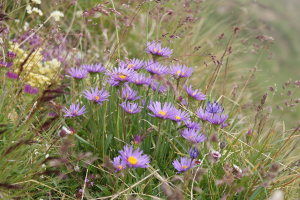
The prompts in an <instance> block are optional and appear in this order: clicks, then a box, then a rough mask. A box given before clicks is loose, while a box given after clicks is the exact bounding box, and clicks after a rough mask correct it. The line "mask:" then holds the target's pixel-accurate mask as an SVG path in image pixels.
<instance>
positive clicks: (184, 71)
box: [170, 65, 193, 78]
mask: <svg viewBox="0 0 300 200" xmlns="http://www.w3.org/2000/svg"><path fill="white" fill-rule="evenodd" d="M192 73H193V69H192V68H189V67H187V66H185V65H172V66H171V67H170V74H172V75H173V76H175V77H176V78H183V77H190V76H191V75H192Z"/></svg>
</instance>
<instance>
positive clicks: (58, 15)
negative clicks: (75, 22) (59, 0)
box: [51, 10, 64, 22]
mask: <svg viewBox="0 0 300 200" xmlns="http://www.w3.org/2000/svg"><path fill="white" fill-rule="evenodd" d="M51 17H53V18H54V20H55V21H56V22H58V21H59V20H60V18H61V17H64V13H62V12H60V11H59V10H55V11H53V12H52V13H51Z"/></svg>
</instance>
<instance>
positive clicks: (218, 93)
mask: <svg viewBox="0 0 300 200" xmlns="http://www.w3.org/2000/svg"><path fill="white" fill-rule="evenodd" d="M22 3H23V4H22ZM127 3H128V4H122V3H119V2H114V1H111V2H107V3H103V4H98V5H96V4H95V3H94V2H93V1H89V3H86V2H84V3H83V2H81V1H78V2H72V1H70V2H68V1H67V2H61V3H58V4H57V5H56V7H55V8H53V9H54V10H62V11H63V14H64V16H63V18H62V19H60V20H62V21H61V22H57V21H56V20H54V18H53V17H51V14H50V13H51V12H52V10H51V11H50V10H48V9H46V7H47V5H49V2H43V3H42V4H36V3H34V2H33V1H30V4H31V7H33V6H34V7H37V8H39V9H41V11H44V14H45V15H46V16H38V15H36V14H39V12H37V13H36V14H34V13H33V14H30V13H28V11H26V12H27V14H25V16H26V17H24V21H21V22H19V23H22V25H25V22H26V21H27V22H29V24H30V26H31V27H32V28H33V30H31V31H30V32H26V31H25V32H26V33H25V34H23V33H22V32H24V30H21V29H19V28H18V27H16V26H14V25H13V24H10V21H6V20H8V19H10V18H12V17H14V16H22V15H23V16H24V13H25V8H24V5H27V3H25V2H22V1H20V2H18V3H15V2H11V1H6V2H5V4H4V6H5V7H4V8H5V12H4V16H8V17H2V18H3V19H1V20H2V22H5V23H2V24H6V23H7V24H10V26H11V29H10V30H9V31H6V32H3V33H2V32H1V34H2V35H1V36H2V40H3V41H5V44H6V46H5V47H6V48H3V49H2V52H3V53H2V55H1V56H2V57H1V58H2V60H1V61H2V65H3V66H4V67H3V68H1V76H2V77H3V78H2V79H1V95H2V96H3V97H5V98H3V99H2V100H1V118H0V119H1V122H0V123H1V127H0V133H1V135H0V137H1V147H0V156H1V160H0V166H2V167H1V168H2V169H3V170H2V171H1V173H0V177H1V179H0V180H1V181H0V195H1V197H2V198H7V199H8V198H32V199H37V198H69V199H84V198H86V199H95V198H96V199H123V198H124V199H127V198H130V199H140V198H143V199H165V198H167V199H198V198H202V199H226V198H228V199H230V198H236V199H266V198H268V197H269V196H270V195H271V193H272V192H274V191H278V190H281V191H283V192H284V193H285V195H286V196H288V197H290V198H291V199H292V198H293V195H294V196H296V195H297V193H296V190H295V187H296V186H297V184H299V181H298V180H299V179H298V178H299V169H298V161H297V157H296V156H297V154H296V152H297V151H296V150H297V148H296V146H297V142H298V141H299V140H298V139H297V136H298V135H297V134H298V133H299V126H295V127H294V128H290V129H286V128H285V126H284V125H282V124H280V123H277V122H276V121H275V120H274V118H272V115H271V110H270V107H269V105H268V103H270V102H271V101H270V96H271V95H272V94H273V93H272V92H274V91H273V90H274V89H271V90H270V91H269V92H267V93H265V94H263V95H260V96H261V97H257V96H258V95H257V94H254V92H251V90H253V88H254V87H253V85H251V84H253V83H252V81H253V79H254V78H255V74H256V73H257V72H256V68H255V66H254V68H253V69H247V72H245V70H243V69H238V70H236V66H235V65H236V61H235V60H238V58H239V55H241V54H242V53H243V51H245V49H247V48H248V47H247V45H246V46H245V45H242V44H241V43H240V39H241V38H243V39H245V38H246V37H248V36H245V35H243V30H242V27H239V26H233V28H232V27H231V29H229V30H222V29H221V31H222V32H217V31H215V30H219V25H220V26H221V25H222V24H223V23H225V22H227V21H226V19H224V21H220V23H219V24H217V25H214V26H212V27H209V26H208V25H210V22H209V21H208V22H206V19H207V20H209V19H210V18H211V11H212V8H211V7H210V6H214V5H210V4H205V3H200V1H199V2H198V1H195V2H187V1H178V2H175V3H174V2H160V1H157V2H144V1H141V2H135V3H130V2H127ZM179 5H180V6H179ZM182 5H184V6H183V7H182ZM22 6H23V7H22ZM199 8H201V9H202V11H201V12H199ZM27 10H28V9H27ZM48 13H49V16H50V17H47V14H48ZM132 13H134V14H132ZM60 16H61V15H60ZM61 17H62V16H61ZM69 20H70V21H71V23H69V24H67V23H66V24H64V23H63V22H67V21H69ZM39 23H40V24H43V26H39V25H38V24H39ZM95 26H96V27H101V31H99V28H95ZM221 27H223V26H221ZM228 27H229V26H228ZM51 29H54V30H55V31H54V32H52V33H53V35H54V37H51V34H50V30H51ZM60 29H62V30H60ZM141 30H144V31H141ZM56 36H57V37H58V38H60V40H58V41H57V38H55V37H56ZM12 38H15V40H14V42H15V44H19V45H20V44H21V45H20V49H21V50H22V52H23V53H24V54H25V55H24V59H22V58H23V57H20V55H17V56H12V55H13V53H15V52H14V49H9V47H10V46H11V43H10V41H11V40H12ZM152 40H154V41H156V42H155V43H148V44H147V42H151V41H152ZM246 41H247V42H249V43H250V42H251V39H249V38H246ZM264 42H266V41H264ZM243 44H245V43H243ZM160 45H161V46H160ZM263 45H268V44H267V43H263ZM145 49H147V51H145ZM263 49H264V48H262V49H259V50H263ZM18 52H20V51H18ZM37 52H42V58H43V59H30V58H32V55H35V54H37ZM146 52H147V53H146ZM18 54H19V53H18ZM133 58H137V59H138V60H132V59H133ZM49 59H50V60H51V59H56V60H58V62H60V64H61V65H60V67H59V70H57V73H43V72H44V70H45V68H43V67H45V66H47V67H49V68H50V69H56V66H57V65H55V66H51V65H46V64H45V63H46V62H47V60H49ZM37 60H38V61H37ZM258 62H259V61H258ZM9 63H12V64H9ZM8 65H10V66H8ZM34 67H36V68H41V69H43V70H39V69H36V68H34ZM50 69H49V70H50ZM191 69H193V75H192V76H191ZM8 71H10V72H14V73H16V74H17V76H16V78H15V79H12V78H13V77H12V76H10V78H9V76H7V72H8ZM50 71H51V70H50ZM32 72H35V74H36V73H41V74H39V75H40V76H45V77H47V78H48V79H49V80H53V81H52V82H51V81H50V82H49V81H44V82H43V81H41V80H42V79H39V81H40V84H37V85H33V84H34V83H35V82H32V76H31V77H30V76H29V78H28V74H30V73H32ZM41 83H43V84H41ZM25 85H30V86H31V88H29V89H28V87H27V88H25V87H24V86H25ZM190 85H191V87H189V86H190ZM288 85H289V84H288ZM296 85H297V83H295V86H296ZM249 87H250V89H248V88H249ZM196 89H198V90H196ZM290 93H291V92H290ZM290 93H289V94H290ZM253 97H255V98H256V99H258V100H255V99H254V98H253ZM11 102H14V103H11ZM291 104H292V103H291V102H290V103H287V105H289V107H291V106H290V105H291ZM271 105H272V104H271ZM2 180H3V181H2Z"/></svg>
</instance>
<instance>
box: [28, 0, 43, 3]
mask: <svg viewBox="0 0 300 200" xmlns="http://www.w3.org/2000/svg"><path fill="white" fill-rule="evenodd" d="M31 1H32V3H35V4H41V3H42V1H41V0H31Z"/></svg>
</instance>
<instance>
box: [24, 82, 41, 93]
mask: <svg viewBox="0 0 300 200" xmlns="http://www.w3.org/2000/svg"><path fill="white" fill-rule="evenodd" d="M23 91H24V92H25V93H27V94H37V93H38V92H39V89H38V88H36V87H32V86H31V85H28V84H25V85H24V90H23Z"/></svg>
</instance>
